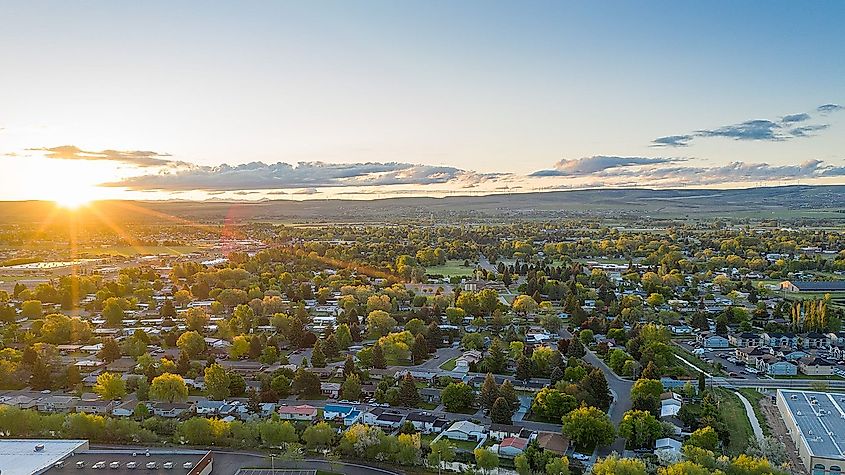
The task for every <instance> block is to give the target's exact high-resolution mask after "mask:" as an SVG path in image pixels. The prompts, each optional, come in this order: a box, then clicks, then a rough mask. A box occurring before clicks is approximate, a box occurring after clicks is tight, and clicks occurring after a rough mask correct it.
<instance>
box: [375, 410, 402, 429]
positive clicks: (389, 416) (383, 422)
mask: <svg viewBox="0 0 845 475" xmlns="http://www.w3.org/2000/svg"><path fill="white" fill-rule="evenodd" d="M404 419H405V416H403V415H402V414H399V413H395V412H382V413H381V414H379V415H378V417H376V420H375V422H374V425H376V426H379V427H381V428H384V429H398V428H399V426H401V425H402V421H403V420H404Z"/></svg>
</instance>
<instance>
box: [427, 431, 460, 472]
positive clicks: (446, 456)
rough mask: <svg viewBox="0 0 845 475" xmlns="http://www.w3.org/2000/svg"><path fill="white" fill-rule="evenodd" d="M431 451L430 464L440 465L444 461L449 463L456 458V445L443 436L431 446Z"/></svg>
mask: <svg viewBox="0 0 845 475" xmlns="http://www.w3.org/2000/svg"><path fill="white" fill-rule="evenodd" d="M429 448H430V449H431V453H430V454H428V465H429V466H434V467H440V465H441V464H442V463H443V462H446V463H449V462H451V461H453V460H455V447H454V446H453V445H452V444H451V443H450V442H449V439H446V438H442V439H439V440H438V441H437V442H434V443H433V444H431V445H430V446H429Z"/></svg>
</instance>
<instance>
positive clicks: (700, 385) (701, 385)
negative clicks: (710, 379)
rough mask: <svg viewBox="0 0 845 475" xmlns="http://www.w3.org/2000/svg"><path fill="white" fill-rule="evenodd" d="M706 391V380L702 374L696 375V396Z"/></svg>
mask: <svg viewBox="0 0 845 475" xmlns="http://www.w3.org/2000/svg"><path fill="white" fill-rule="evenodd" d="M705 389H707V380H706V379H705V377H704V373H701V372H699V373H698V394H704V390H705Z"/></svg>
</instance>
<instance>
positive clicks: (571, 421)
mask: <svg viewBox="0 0 845 475" xmlns="http://www.w3.org/2000/svg"><path fill="white" fill-rule="evenodd" d="M562 422H563V434H564V435H566V436H567V437H569V439H570V440H572V441H574V442H575V443H576V444H578V446H579V447H580V448H582V449H592V448H593V447H596V446H603V445H608V444H610V443H611V442H613V438H614V436H615V435H616V430H615V429H614V427H613V423H612V422H610V418H609V417H608V416H607V414H605V413H604V411H602V410H601V409H598V408H596V407H588V406H582V407H579V408H578V409H575V410H573V411H571V412H569V414H567V415H565V416H563V418H562Z"/></svg>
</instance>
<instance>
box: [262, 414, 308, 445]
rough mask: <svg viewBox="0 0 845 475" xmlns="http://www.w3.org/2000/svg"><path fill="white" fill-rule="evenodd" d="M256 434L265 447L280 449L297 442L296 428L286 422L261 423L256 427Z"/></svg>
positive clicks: (268, 421) (267, 421) (270, 421)
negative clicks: (284, 445)
mask: <svg viewBox="0 0 845 475" xmlns="http://www.w3.org/2000/svg"><path fill="white" fill-rule="evenodd" d="M258 434H259V437H260V438H261V444H262V445H264V446H265V447H281V446H282V445H283V444H291V443H294V442H297V441H299V437H298V436H297V435H296V427H294V425H293V424H291V423H290V422H288V421H281V422H280V421H277V420H272V419H271V420H266V421H263V422H261V423H260V424H259V425H258Z"/></svg>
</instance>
